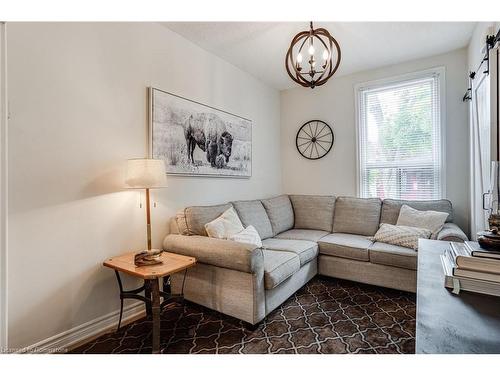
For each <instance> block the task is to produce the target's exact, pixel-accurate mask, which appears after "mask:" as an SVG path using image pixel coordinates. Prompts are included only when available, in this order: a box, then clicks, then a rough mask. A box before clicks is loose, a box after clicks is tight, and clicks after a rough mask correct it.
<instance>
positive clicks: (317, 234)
mask: <svg viewBox="0 0 500 375" xmlns="http://www.w3.org/2000/svg"><path fill="white" fill-rule="evenodd" d="M329 234H330V232H327V231H325V230H313V229H290V230H287V231H285V232H283V233H280V234H278V235H277V236H275V237H274V238H281V239H283V240H305V241H313V242H318V240H319V239H321V238H323V237H325V236H326V235H329Z"/></svg>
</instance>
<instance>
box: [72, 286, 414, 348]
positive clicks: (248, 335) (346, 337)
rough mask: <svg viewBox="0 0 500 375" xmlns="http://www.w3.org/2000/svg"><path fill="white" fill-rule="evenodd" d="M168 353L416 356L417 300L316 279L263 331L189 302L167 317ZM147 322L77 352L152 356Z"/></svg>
mask: <svg viewBox="0 0 500 375" xmlns="http://www.w3.org/2000/svg"><path fill="white" fill-rule="evenodd" d="M161 325H162V328H161V351H162V353H211V354H223V353H286V354H294V353H325V354H327V353H328V354H330V353H414V352H415V295H413V294H411V293H405V292H399V291H396V290H391V289H385V288H379V287H373V286H368V285H364V284H358V283H354V282H349V281H343V280H336V279H331V278H323V277H316V278H314V279H313V280H311V281H310V282H309V283H308V284H307V285H305V286H304V287H303V288H302V289H300V290H299V291H298V292H297V293H296V294H294V295H293V296H291V297H290V298H289V299H288V300H287V301H286V302H285V303H284V304H283V305H282V306H281V307H280V308H278V309H276V310H275V311H273V312H272V313H271V314H270V315H269V316H268V317H267V318H266V319H265V320H264V321H263V322H261V323H260V324H259V326H258V328H257V329H255V330H253V331H250V330H249V329H248V326H246V325H245V324H244V323H242V322H241V321H239V320H237V319H234V318H230V317H228V316H225V315H223V314H220V313H217V312H214V311H212V310H209V309H206V308H204V307H201V306H199V305H195V304H192V303H189V302H186V303H185V304H182V305H181V304H175V303H174V304H172V305H170V306H168V307H166V309H165V310H164V311H163V312H162V321H161ZM150 329H151V322H150V321H148V320H147V319H146V318H144V319H141V320H138V321H136V322H134V323H132V324H129V325H128V326H125V327H122V328H121V329H120V331H119V332H116V333H109V334H106V335H104V336H101V337H99V338H98V339H96V340H94V341H92V342H90V343H87V344H85V345H83V346H81V347H79V348H77V349H75V350H74V351H72V353H150V352H151V332H150Z"/></svg>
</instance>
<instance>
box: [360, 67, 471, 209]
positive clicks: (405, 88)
mask: <svg viewBox="0 0 500 375" xmlns="http://www.w3.org/2000/svg"><path fill="white" fill-rule="evenodd" d="M443 79H444V70H443V69H435V70H432V71H426V72H421V73H418V74H414V75H411V76H406V77H404V78H399V79H392V80H386V81H384V82H382V83H381V82H377V83H376V84H365V85H360V86H359V87H358V88H357V98H358V111H359V113H358V182H359V195H360V196H362V197H379V198H382V199H384V198H396V199H408V200H416V199H439V198H441V196H442V192H443V190H444V178H443V175H444V173H443V168H442V159H443V157H442V153H443V149H444V148H443V146H442V143H441V140H442V137H441V120H442V115H441V106H440V104H441V101H442V90H441V80H443ZM464 152H466V150H464Z"/></svg>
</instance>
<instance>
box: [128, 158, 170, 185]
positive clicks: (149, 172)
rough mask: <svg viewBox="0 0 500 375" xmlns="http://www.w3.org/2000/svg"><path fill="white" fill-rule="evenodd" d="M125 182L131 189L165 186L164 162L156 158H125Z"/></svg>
mask: <svg viewBox="0 0 500 375" xmlns="http://www.w3.org/2000/svg"><path fill="white" fill-rule="evenodd" d="M125 184H126V185H127V186H128V187H129V188H131V189H155V188H162V187H166V186H167V174H166V172H165V163H164V162H163V160H157V159H130V160H127V174H126V177H125Z"/></svg>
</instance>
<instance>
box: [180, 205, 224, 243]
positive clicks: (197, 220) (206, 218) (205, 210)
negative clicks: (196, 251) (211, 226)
mask: <svg viewBox="0 0 500 375" xmlns="http://www.w3.org/2000/svg"><path fill="white" fill-rule="evenodd" d="M229 208H231V203H225V204H218V205H215V206H192V207H186V208H185V209H184V215H185V218H186V227H187V234H188V235H191V236H192V235H198V236H208V234H207V231H206V230H205V224H207V223H209V222H210V221H212V220H214V219H216V218H217V217H219V216H220V215H222V213H223V212H224V211H226V210H227V209H229Z"/></svg>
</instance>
